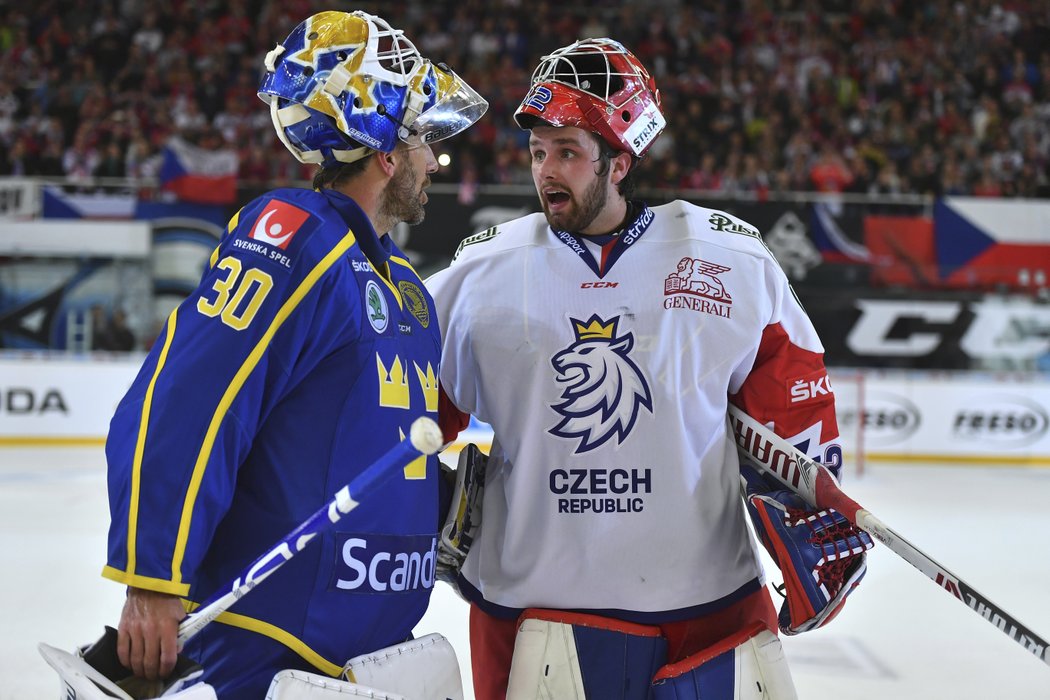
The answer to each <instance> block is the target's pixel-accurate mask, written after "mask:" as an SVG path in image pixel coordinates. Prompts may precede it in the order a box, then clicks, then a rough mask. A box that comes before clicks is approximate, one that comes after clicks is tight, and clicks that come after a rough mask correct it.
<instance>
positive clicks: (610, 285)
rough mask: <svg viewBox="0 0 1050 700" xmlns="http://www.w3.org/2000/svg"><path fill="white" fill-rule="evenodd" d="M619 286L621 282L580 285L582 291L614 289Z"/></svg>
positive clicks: (585, 283)
mask: <svg viewBox="0 0 1050 700" xmlns="http://www.w3.org/2000/svg"><path fill="white" fill-rule="evenodd" d="M619 286H620V283H619V282H584V283H583V284H581V285H580V289H612V288H613V287H619Z"/></svg>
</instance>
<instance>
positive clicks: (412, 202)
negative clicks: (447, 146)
mask: <svg viewBox="0 0 1050 700" xmlns="http://www.w3.org/2000/svg"><path fill="white" fill-rule="evenodd" d="M429 184H430V178H429V177H428V178H425V179H424V180H423V183H422V185H420V184H418V181H417V179H416V171H415V169H414V168H412V167H411V165H410V164H409V160H408V159H407V158H405V159H404V160H402V161H401V162H400V163H398V165H397V168H396V169H395V170H394V176H393V177H391V178H390V182H388V183H387V185H386V187H385V188H384V189H383V198H382V200H380V202H379V216H381V217H384V218H388V219H389V220H390V221H393V222H394V223H395V224H396V223H397V222H399V221H404V222H405V223H406V224H408V225H409V226H415V225H416V224H419V223H422V222H423V218H424V217H425V216H426V210H425V209H424V201H423V188H424V187H426V186H427V185H429Z"/></svg>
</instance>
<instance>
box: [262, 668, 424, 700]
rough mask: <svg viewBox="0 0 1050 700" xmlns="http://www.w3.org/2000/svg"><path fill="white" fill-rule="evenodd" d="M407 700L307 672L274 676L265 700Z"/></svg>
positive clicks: (288, 672) (291, 672) (289, 671)
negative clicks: (363, 699)
mask: <svg viewBox="0 0 1050 700" xmlns="http://www.w3.org/2000/svg"><path fill="white" fill-rule="evenodd" d="M347 698H369V699H370V700H406V699H405V696H403V695H395V694H393V693H384V692H383V691H381V690H376V689H375V688H369V687H367V686H363V685H359V684H357V683H348V682H347V681H341V680H339V679H337V678H331V677H329V676H321V675H318V674H316V673H309V672H308V671H292V670H290V669H289V670H285V671H281V672H280V673H278V674H277V675H276V676H274V677H273V681H272V682H271V683H270V689H269V690H268V691H266V700H346V699H347Z"/></svg>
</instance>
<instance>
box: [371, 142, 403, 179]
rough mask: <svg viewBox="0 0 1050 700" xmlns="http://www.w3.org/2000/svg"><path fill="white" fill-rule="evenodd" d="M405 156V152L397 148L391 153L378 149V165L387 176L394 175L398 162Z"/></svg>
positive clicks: (376, 155)
mask: <svg viewBox="0 0 1050 700" xmlns="http://www.w3.org/2000/svg"><path fill="white" fill-rule="evenodd" d="M404 157H405V152H404V151H401V150H400V149H397V148H395V149H394V150H392V151H390V153H383V152H382V151H378V152H376V154H375V161H376V165H377V166H378V167H379V169H380V170H381V171H382V172H383V174H384V175H386V176H387V177H393V176H394V171H396V170H397V164H398V162H399V161H400V159H401V158H404Z"/></svg>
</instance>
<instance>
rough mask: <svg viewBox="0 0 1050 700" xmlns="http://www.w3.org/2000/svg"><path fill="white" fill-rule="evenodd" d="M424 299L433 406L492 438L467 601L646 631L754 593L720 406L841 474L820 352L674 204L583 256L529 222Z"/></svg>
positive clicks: (537, 219) (726, 233)
mask: <svg viewBox="0 0 1050 700" xmlns="http://www.w3.org/2000/svg"><path fill="white" fill-rule="evenodd" d="M427 286H428V288H429V289H430V291H431V293H432V294H433V296H434V298H435V302H436V307H437V310H438V316H439V319H440V323H441V327H442V332H443V334H444V340H443V353H444V354H443V356H442V364H441V373H440V378H441V384H442V387H443V389H444V391H445V392H446V393H447V395H448V397H449V398H450V399H451V401H452V403H453V404H455V406H456V407H458V408H459V409H460V410H461V411H463V412H464V413H469V414H473V415H475V416H476V417H477V418H478V419H479V420H482V421H485V422H487V423H489V424H491V425H492V427H493V430H494V434H495V439H494V442H493V445H492V450H491V455H490V457H491V460H490V462H489V466H488V475H487V479H486V488H485V493H484V501H483V508H482V526H481V531H480V536H479V537H478V539H476V540H475V542H474V544H473V547H472V549H471V550H470V553H469V555H468V557H467V560H466V563H465V565H464V567H463V570H462V577H463V578H464V579H465V580H466V583H467V584H468V585H467V586H465V587H464V589H465V593H466V594H467V595H468V597H472V598H473V599H475V602H478V603H479V604H481V605H482V607H484V608H485V609H486V610H489V611H490V612H493V613H494V614H500V613H503V614H511V613H512V612H513V611H516V610H519V609H522V608H526V607H543V608H557V609H568V610H589V611H599V612H603V613H605V614H609V615H613V616H619V617H622V618H624V619H633V620H636V621H642V622H659V621H668V620H673V619H684V618H687V617H695V616H697V615H699V614H704V613H706V612H708V611H713V610H716V609H718V608H719V607H723V606H724V605H727V604H729V603H731V602H733V601H734V600H736V599H738V598H739V597H741V596H742V595H746V594H748V593H751V592H753V591H754V590H756V589H757V588H758V586H759V585H760V583H759V580H760V578H761V571H760V564H759V561H758V557H757V549H756V547H755V546H754V544H753V543H752V540H751V537H750V535H749V533H748V530H747V527H746V523H745V515H744V508H743V504H742V500H741V498H740V495H739V493H740V486H739V464H738V460H737V454H736V449H735V446H734V443H733V440H732V439H731V437H730V436H729V434H728V431H727V427H726V410H727V404H728V401H729V400H730V399H732V401H733V402H734V403H735V404H737V405H740V406H741V407H743V408H744V409H745V410H747V411H748V412H749V413H751V414H752V415H753V416H755V417H756V418H757V419H759V420H760V421H763V422H766V423H773V424H774V428H775V429H776V430H777V432H778V433H780V434H781V435H784V436H786V437H789V438H792V439H793V440H794V441H795V442H796V443H799V442H800V441H807V440H808V442H807V444H805V445H802V449H804V450H805V451H807V452H808V453H809V454H811V455H815V456H817V457H819V458H825V457H828V455H825V454H824V451H825V450H830V451H831V454H830V457H831V459H830V461H831V462H833V463H834V462H835V461H836V460H835V456H836V455H838V454H840V452H836V450H837V446H830V445H829V443H831V442H833V441H834V440H835V438H837V427H836V425H835V422H834V413H833V400H832V398H831V394H830V387H829V386H828V383H827V375H826V372H825V369H824V365H823V348H822V347H821V344H820V341H819V339H818V337H817V335H816V333H815V331H814V330H813V327H812V324H811V323H810V321H809V319H808V318H807V316H806V314H805V312H804V311H803V309H802V307H801V306H800V305H799V303H798V301H797V300H796V298H795V297H794V294H793V293H792V291H791V289H790V287H789V285H788V281H787V278H786V277H785V276H784V274H783V272H782V271H781V269H780V267H779V266H778V264H777V263H776V261H775V260H774V259H773V257H772V255H771V254H770V253H769V251H768V250H767V249H766V247H765V245H764V244H763V243H762V240H761V238H760V237H759V235H758V232H757V231H755V230H754V229H753V228H751V227H750V226H749V225H748V224H746V223H744V222H742V221H740V220H739V219H736V218H734V217H732V216H729V215H728V214H725V213H723V212H719V211H714V210H711V209H703V208H700V207H696V206H693V205H691V204H687V203H685V202H680V201H676V202H672V203H670V204H666V205H663V206H659V207H655V208H653V209H648V208H645V209H643V210H642V211H641V213H640V215H639V216H638V218H637V219H636V221H635V222H634V224H632V225H631V226H630V227H628V229H627V230H625V231H624V232H623V233H622V234H621V235H620V236H618V237H616V238H613V239H611V240H610V241H609V242H608V243H607V244H606V245H604V246H600V247H599V246H595V245H592V244H590V243H584V242H581V240H580V239H577V238H576V237H575V236H573V235H571V234H568V233H566V232H558V231H553V230H552V229H551V228H550V227H549V226H548V225H547V222H546V219H545V218H544V217H543V215H542V214H532V215H529V216H525V217H523V218H520V219H516V220H514V221H512V222H509V223H507V224H503V225H501V226H499V227H496V228H494V229H489V230H488V231H486V232H484V233H482V234H478V235H476V236H472V237H471V238H468V239H467V240H465V241H464V243H463V245H461V246H460V249H459V251H457V256H456V258H455V259H454V261H453V263H452V264H451V265H450V266H449V267H448V268H447V269H445V270H442V271H441V272H439V273H437V274H436V275H434V276H432V277H431V278H430V279H429V280H428V281H427ZM834 466H837V465H834ZM471 588H473V589H474V590H471Z"/></svg>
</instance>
